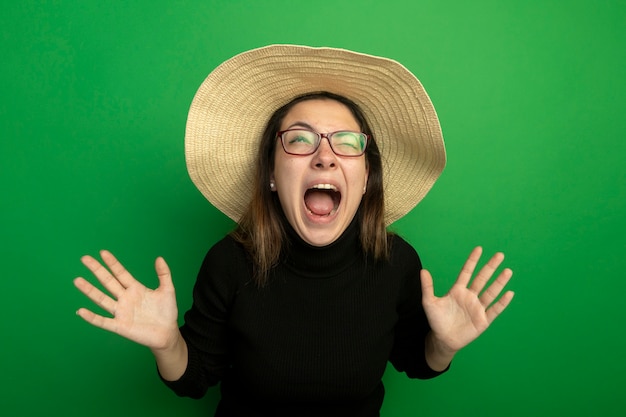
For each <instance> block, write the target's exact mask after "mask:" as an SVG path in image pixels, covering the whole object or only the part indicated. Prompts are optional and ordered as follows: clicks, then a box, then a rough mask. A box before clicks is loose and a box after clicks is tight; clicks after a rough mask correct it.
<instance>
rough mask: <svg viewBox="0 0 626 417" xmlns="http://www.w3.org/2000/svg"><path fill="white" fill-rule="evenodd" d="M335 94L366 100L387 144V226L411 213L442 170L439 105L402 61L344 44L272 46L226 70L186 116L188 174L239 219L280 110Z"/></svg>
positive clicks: (208, 82) (206, 85) (380, 140)
mask: <svg viewBox="0 0 626 417" xmlns="http://www.w3.org/2000/svg"><path fill="white" fill-rule="evenodd" d="M318 91H329V92H332V93H335V94H339V95H342V96H344V97H347V98H349V99H351V100H352V101H354V102H355V103H357V104H358V105H359V106H360V107H361V109H362V110H363V113H364V114H365V117H366V118H367V119H368V122H369V124H370V127H371V128H372V130H373V133H374V138H375V139H376V143H377V144H378V147H379V148H380V152H381V156H382V164H383V182H384V190H385V224H387V225H389V224H391V223H392V222H394V221H395V220H397V219H399V218H400V217H402V216H404V215H405V214H407V213H408V212H409V211H410V210H411V209H412V208H413V207H415V205H417V203H419V202H420V200H421V199H422V198H423V197H424V196H425V195H426V193H427V192H428V191H429V190H430V188H431V187H432V185H433V184H434V182H435V180H436V179H437V177H439V174H440V173H441V171H442V170H443V167H444V165H445V161H446V156H445V148H444V142H443V138H442V135H441V128H440V126H439V120H438V119H437V114H436V113H435V109H434V108H433V105H432V103H431V101H430V99H429V97H428V95H427V94H426V91H424V88H423V87H422V85H421V83H420V82H419V81H418V79H417V78H415V76H414V75H413V74H411V72H409V71H408V70H407V69H406V68H405V67H404V66H402V65H401V64H399V63H398V62H396V61H393V60H390V59H387V58H382V57H376V56H371V55H365V54H361V53H357V52H352V51H348V50H344V49H337V48H312V47H307V46H296V45H271V46H267V47H263V48H259V49H253V50H250V51H247V52H243V53H241V54H239V55H236V56H235V57H233V58H231V59H229V60H227V61H225V62H224V63H222V64H221V65H219V66H218V67H217V68H216V69H215V70H214V71H213V72H211V73H210V74H209V75H208V77H207V78H206V79H205V80H204V82H203V83H202V85H201V86H200V88H199V89H198V91H197V93H196V95H195V97H194V99H193V102H192V104H191V108H190V110H189V117H188V120H187V128H186V134H185V154H186V160H187V169H188V171H189V175H190V177H191V179H192V180H193V182H194V184H195V185H196V186H197V187H198V189H199V190H200V192H202V194H203V195H204V196H205V197H206V198H207V199H208V200H209V201H210V202H211V203H212V204H213V205H214V206H215V207H217V208H218V209H219V210H220V211H222V212H223V213H224V214H226V215H227V216H228V217H230V218H231V219H233V220H235V221H238V220H239V218H240V217H241V215H242V214H243V212H244V210H245V209H246V207H247V204H248V202H249V200H250V196H251V195H252V184H253V172H254V166H255V159H256V152H257V149H258V146H257V144H258V143H259V142H260V138H261V135H262V133H263V130H264V129H265V125H266V123H267V121H268V119H269V118H270V116H271V115H272V113H273V112H274V111H276V110H277V109H278V108H279V107H281V106H283V105H284V104H286V103H288V102H289V101H291V100H292V99H293V98H294V97H296V96H299V95H302V94H306V93H311V92H318Z"/></svg>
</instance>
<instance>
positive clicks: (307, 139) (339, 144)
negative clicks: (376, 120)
mask: <svg viewBox="0 0 626 417" xmlns="http://www.w3.org/2000/svg"><path fill="white" fill-rule="evenodd" d="M276 137H277V138H280V141H281V143H282V145H283V149H284V150H285V152H287V153H288V154H291V155H311V154H313V153H315V151H317V148H319V147H320V143H322V138H326V139H328V143H329V144H330V148H331V149H332V150H333V152H334V153H335V154H336V155H339V156H361V155H363V153H365V147H366V146H367V140H368V139H369V136H368V135H367V134H365V133H361V132H352V131H349V130H340V131H338V132H331V133H317V132H313V131H312V130H308V129H288V130H281V131H280V132H278V133H277V134H276Z"/></svg>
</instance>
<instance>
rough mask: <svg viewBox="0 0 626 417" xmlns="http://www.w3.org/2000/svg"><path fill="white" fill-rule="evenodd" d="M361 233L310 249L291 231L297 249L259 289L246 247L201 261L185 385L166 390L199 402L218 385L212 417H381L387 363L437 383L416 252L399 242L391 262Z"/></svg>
mask: <svg viewBox="0 0 626 417" xmlns="http://www.w3.org/2000/svg"><path fill="white" fill-rule="evenodd" d="M358 234H359V230H358V225H357V222H356V221H354V222H353V223H352V224H351V225H350V227H349V228H348V229H347V230H346V232H345V233H344V234H343V235H342V236H341V237H340V238H339V239H338V240H337V241H335V242H334V243H332V244H331V245H328V246H325V247H314V246H311V245H309V244H307V243H306V242H304V241H303V240H302V239H301V238H300V237H299V236H298V235H297V234H296V233H295V232H294V231H293V230H292V229H290V228H289V232H288V235H289V241H290V245H289V246H288V248H289V249H288V250H287V251H286V254H285V256H284V258H283V262H281V263H280V264H279V265H278V266H277V267H275V268H274V269H273V270H272V273H271V275H270V283H269V284H268V285H267V286H265V287H263V288H258V287H257V286H256V285H255V284H254V283H253V282H252V281H251V271H252V266H251V264H250V260H249V258H248V257H247V255H246V252H245V250H244V249H243V247H242V246H241V245H240V244H238V243H237V242H235V241H234V240H233V239H232V238H231V237H230V236H227V237H225V238H224V239H222V240H221V241H220V242H218V243H217V244H216V245H215V246H213V247H212V248H211V250H210V251H209V252H208V254H207V255H206V257H205V259H204V262H203V264H202V267H201V269H200V272H199V275H198V279H197V282H196V285H195V288H194V294H193V296H194V299H193V305H192V307H191V309H190V310H189V311H188V312H187V313H186V314H185V324H184V325H183V326H182V327H181V332H182V334H183V337H184V338H185V340H186V342H187V345H188V349H189V362H188V366H187V370H186V371H185V374H184V375H183V376H182V377H181V379H179V380H178V381H175V382H167V381H166V384H167V385H168V386H169V387H170V388H171V389H173V390H174V391H175V392H176V393H177V394H178V395H181V396H190V397H194V398H199V397H201V396H203V395H204V394H205V392H206V390H207V388H208V387H209V386H212V385H215V384H217V383H219V382H221V392H222V399H221V401H220V404H219V405H218V408H217V412H216V416H220V417H221V416H229V417H230V416H290V417H297V416H324V417H328V416H341V417H345V416H362V417H373V416H378V415H379V410H380V407H381V405H382V401H383V395H384V389H383V385H382V382H381V378H382V376H383V373H384V371H385V367H386V364H387V361H390V362H391V363H392V364H393V365H394V367H395V368H396V369H397V370H398V371H403V372H406V374H407V375H408V376H409V377H412V378H431V377H434V376H436V375H438V374H439V373H437V372H435V371H433V370H431V369H430V368H429V367H428V365H427V364H426V361H425V358H424V339H425V336H426V334H427V332H428V331H429V327H428V322H427V320H426V317H425V314H424V311H423V309H422V305H421V291H420V282H419V271H420V269H421V263H420V260H419V258H418V256H417V253H416V252H415V250H414V249H413V248H412V247H411V246H410V245H409V244H408V243H406V242H405V241H404V240H402V239H401V238H399V237H397V236H394V237H393V238H392V246H391V258H390V260H389V262H377V263H375V262H374V261H373V260H372V259H370V258H368V257H367V256H366V255H365V254H364V253H363V251H362V250H361V245H360V241H359V236H358Z"/></svg>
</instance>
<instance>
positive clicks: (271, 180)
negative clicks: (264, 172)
mask: <svg viewBox="0 0 626 417" xmlns="http://www.w3.org/2000/svg"><path fill="white" fill-rule="evenodd" d="M269 185H270V191H276V181H274V174H272V175H270V184H269Z"/></svg>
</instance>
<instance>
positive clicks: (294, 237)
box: [283, 216, 363, 278]
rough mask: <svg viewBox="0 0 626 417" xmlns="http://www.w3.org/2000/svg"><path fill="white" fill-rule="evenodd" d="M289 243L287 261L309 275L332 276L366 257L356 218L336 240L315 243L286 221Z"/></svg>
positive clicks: (292, 268)
mask: <svg viewBox="0 0 626 417" xmlns="http://www.w3.org/2000/svg"><path fill="white" fill-rule="evenodd" d="M286 223H287V224H286V225H285V230H286V231H287V244H286V245H285V250H284V251H283V256H284V257H283V259H284V261H285V265H286V266H287V267H288V268H289V269H291V270H293V272H295V273H297V274H298V275H302V276H305V277H307V278H330V277H332V276H333V275H335V274H337V273H340V272H342V271H344V270H345V269H346V268H349V267H350V266H351V265H353V264H354V262H357V261H358V260H359V259H362V253H363V251H362V249H361V242H360V239H359V224H358V220H357V219H356V216H355V218H354V219H353V220H352V222H351V223H350V225H349V226H348V228H347V229H346V230H345V231H344V232H343V233H342V234H341V236H340V237H339V238H338V239H337V240H335V241H334V242H333V243H331V244H329V245H326V246H313V245H311V244H309V243H307V242H305V241H304V240H302V238H301V237H300V236H299V235H298V234H297V233H296V231H295V230H294V229H293V228H292V227H291V225H290V224H289V223H288V222H286Z"/></svg>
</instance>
